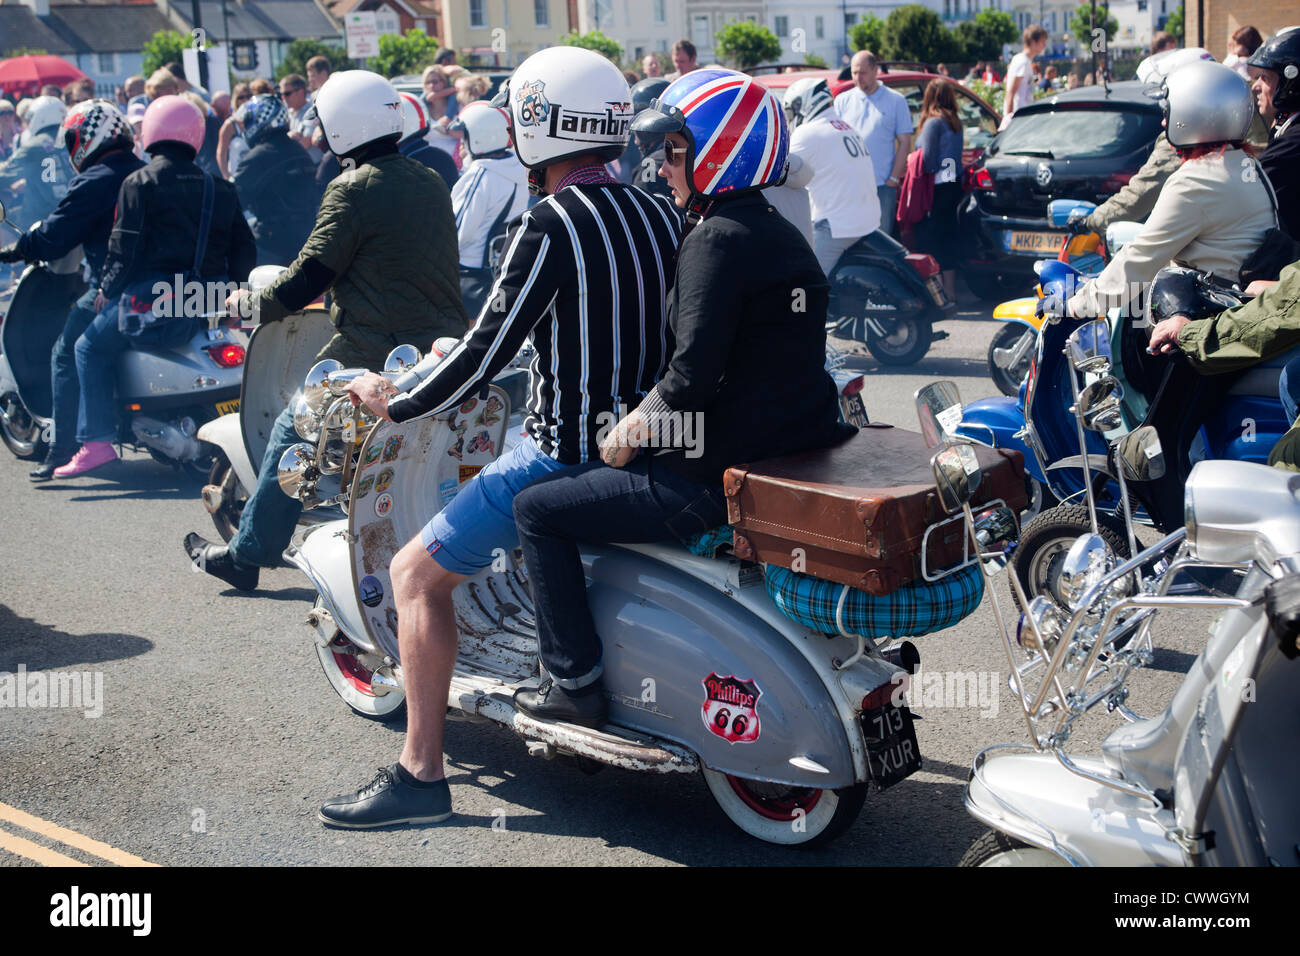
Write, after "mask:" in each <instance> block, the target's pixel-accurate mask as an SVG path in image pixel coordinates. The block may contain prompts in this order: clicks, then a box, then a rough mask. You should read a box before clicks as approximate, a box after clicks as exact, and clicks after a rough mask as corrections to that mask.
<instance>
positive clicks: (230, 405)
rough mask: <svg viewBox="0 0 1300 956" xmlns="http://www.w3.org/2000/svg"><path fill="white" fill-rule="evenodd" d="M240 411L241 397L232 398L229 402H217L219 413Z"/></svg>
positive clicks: (231, 413) (228, 413)
mask: <svg viewBox="0 0 1300 956" xmlns="http://www.w3.org/2000/svg"><path fill="white" fill-rule="evenodd" d="M237 411H239V399H237V398H236V399H232V400H231V401H228V402H217V414H218V415H233V414H234V413H235V412H237Z"/></svg>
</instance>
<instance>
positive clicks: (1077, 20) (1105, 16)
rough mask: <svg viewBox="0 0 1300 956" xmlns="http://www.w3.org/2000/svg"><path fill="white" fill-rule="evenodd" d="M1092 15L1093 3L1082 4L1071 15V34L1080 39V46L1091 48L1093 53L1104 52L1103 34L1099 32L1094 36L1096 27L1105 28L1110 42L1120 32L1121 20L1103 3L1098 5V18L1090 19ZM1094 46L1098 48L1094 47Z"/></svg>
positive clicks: (1107, 39) (1086, 48)
mask: <svg viewBox="0 0 1300 956" xmlns="http://www.w3.org/2000/svg"><path fill="white" fill-rule="evenodd" d="M1091 15H1092V4H1090V3H1084V4H1080V6H1079V9H1078V10H1076V11H1074V13H1073V14H1072V15H1071V17H1070V34H1071V35H1072V36H1073V37H1074V38H1075V40H1077V41H1078V44H1079V46H1080V47H1082V48H1083V49H1085V50H1091V51H1092V52H1093V53H1104V52H1105V50H1104V49H1103V48H1102V46H1101V35H1100V34H1098V35H1097V36H1096V38H1093V35H1092V31H1093V30H1094V29H1098V30H1100V29H1105V31H1106V41H1107V42H1108V43H1109V42H1110V41H1111V40H1113V39H1115V34H1116V33H1118V32H1119V21H1118V20H1116V19H1115V18H1114V17H1113V16H1111V15H1110V12H1109V11H1108V10H1107V9H1106V8H1105V7H1104V6H1102V5H1101V4H1098V5H1097V13H1096V18H1095V19H1094V20H1092V21H1089V19H1088V18H1089V16H1091ZM1094 46H1095V47H1096V49H1093V48H1094Z"/></svg>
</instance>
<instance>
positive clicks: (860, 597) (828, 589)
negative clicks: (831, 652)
mask: <svg viewBox="0 0 1300 956" xmlns="http://www.w3.org/2000/svg"><path fill="white" fill-rule="evenodd" d="M763 580H764V583H765V584H766V586H767V593H768V595H769V596H770V597H771V598H772V601H773V602H774V603H775V604H776V606H777V608H778V609H779V610H780V611H781V613H782V614H784V615H785V616H786V617H788V618H790V619H791V620H792V621H795V622H796V623H798V624H801V625H803V626H804V627H807V628H811V629H812V630H814V631H820V632H821V633H823V634H838V633H840V629H841V626H840V622H837V621H836V617H837V615H836V611H837V610H839V605H840V600H841V598H843V600H844V608H843V611H842V612H841V613H840V614H839V615H838V616H839V618H840V619H841V622H842V624H843V630H844V631H845V632H846V633H849V634H858V635H861V636H862V637H869V638H871V639H873V640H876V639H879V638H894V637H916V636H918V635H920V634H929V633H931V632H932V631H942V630H944V629H945V628H949V627H952V626H953V625H954V624H956V623H957V622H958V621H960V620H962V619H963V618H965V617H967V616H968V615H970V614H972V613H974V611H975V609H976V608H977V607H979V604H980V600H981V599H982V598H983V597H984V573H983V572H982V571H981V570H980V568H979V566H978V565H974V564H972V565H971V566H970V567H967V568H962V569H961V570H960V571H956V572H954V573H952V574H949V575H946V576H945V577H942V578H940V579H939V580H938V581H925V580H920V581H916V582H914V583H912V584H908V585H904V586H903V587H901V588H898V589H897V590H895V591H893V592H891V593H889V594H887V595H884V596H883V597H877V596H875V595H873V594H868V593H867V592H866V591H860V590H858V589H857V588H851V587H849V586H848V585H845V584H836V583H835V582H833V581H824V580H822V579H821V578H814V577H812V576H811V575H808V574H800V573H798V572H797V571H791V570H789V569H788V568H782V567H778V566H777V565H775V564H769V565H766V566H765V568H764V574H763ZM846 591H847V592H848V593H847V595H845V592H846Z"/></svg>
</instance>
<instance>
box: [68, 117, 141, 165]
mask: <svg viewBox="0 0 1300 956" xmlns="http://www.w3.org/2000/svg"><path fill="white" fill-rule="evenodd" d="M58 141H59V144H60V145H61V146H63V148H64V149H66V150H67V151H68V158H69V159H71V160H72V165H73V168H75V169H76V170H77V172H81V171H82V170H84V169H87V168H89V167H90V166H92V165H94V164H95V162H96V161H97V160H98V159H99V157H101V156H103V155H104V154H105V153H107V152H111V151H112V150H115V149H125V150H130V149H131V148H132V147H133V146H134V145H135V136H134V135H133V134H132V132H131V124H130V123H128V122H127V121H126V117H125V116H123V115H122V111H121V110H119V109H118V108H117V107H116V106H115V105H114V104H112V103H110V102H109V101H108V100H86V101H85V102H84V103H78V104H77V105H76V106H74V107H73V108H72V109H71V110H69V111H68V115H67V116H65V117H64V119H63V124H62V125H61V126H60V127H59V140H58Z"/></svg>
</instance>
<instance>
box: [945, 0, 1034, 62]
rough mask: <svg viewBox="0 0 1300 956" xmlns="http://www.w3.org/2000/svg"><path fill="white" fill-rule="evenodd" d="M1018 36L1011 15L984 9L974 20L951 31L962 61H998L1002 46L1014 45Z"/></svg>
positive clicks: (960, 24)
mask: <svg viewBox="0 0 1300 956" xmlns="http://www.w3.org/2000/svg"><path fill="white" fill-rule="evenodd" d="M1018 36H1020V31H1019V30H1017V29H1016V21H1015V20H1013V19H1012V18H1011V14H1009V13H1003V12H1002V11H1001V10H992V9H989V8H987V7H986V8H985V9H983V10H981V11H980V12H979V13H977V14H975V19H974V20H965V21H963V22H962V23H959V24H957V28H956V29H955V30H953V38H954V39H955V40H956V41H957V44H958V45H959V47H960V52H961V56H960V57H958V59H963V60H1000V59H1001V58H1002V45H1003V44H1004V43H1014V42H1015V41H1016V38H1017V37H1018Z"/></svg>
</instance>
